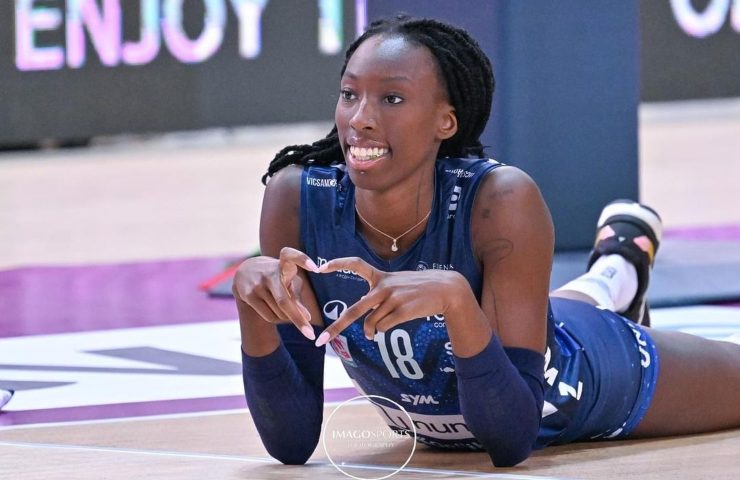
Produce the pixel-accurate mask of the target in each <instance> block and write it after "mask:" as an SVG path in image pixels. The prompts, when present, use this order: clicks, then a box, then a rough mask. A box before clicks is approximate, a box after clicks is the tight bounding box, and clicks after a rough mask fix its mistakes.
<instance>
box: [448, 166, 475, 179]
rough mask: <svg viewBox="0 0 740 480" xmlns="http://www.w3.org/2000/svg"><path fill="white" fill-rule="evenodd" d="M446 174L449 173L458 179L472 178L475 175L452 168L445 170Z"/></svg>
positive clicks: (468, 171)
mask: <svg viewBox="0 0 740 480" xmlns="http://www.w3.org/2000/svg"><path fill="white" fill-rule="evenodd" d="M445 173H449V174H450V175H456V176H457V178H470V177H472V176H473V175H475V174H474V173H473V172H471V171H470V170H463V169H462V168H454V169H453V168H450V169H447V170H445Z"/></svg>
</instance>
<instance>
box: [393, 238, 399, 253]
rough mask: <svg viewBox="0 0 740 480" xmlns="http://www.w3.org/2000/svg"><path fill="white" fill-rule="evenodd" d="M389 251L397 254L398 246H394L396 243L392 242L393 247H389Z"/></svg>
mask: <svg viewBox="0 0 740 480" xmlns="http://www.w3.org/2000/svg"><path fill="white" fill-rule="evenodd" d="M391 251H393V252H397V251H398V245H396V241H395V240H393V245H391Z"/></svg>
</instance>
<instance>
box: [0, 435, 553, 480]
mask: <svg viewBox="0 0 740 480" xmlns="http://www.w3.org/2000/svg"><path fill="white" fill-rule="evenodd" d="M3 446H5V447H21V448H29V449H39V450H76V451H83V452H100V453H125V454H132V455H145V456H157V457H174V458H193V459H202V460H228V461H235V462H242V463H273V464H275V465H281V464H280V462H278V461H277V460H274V459H272V458H266V457H249V456H236V455H218V454H211V453H183V452H169V451H165V450H139V449H134V448H115V447H90V446H84V445H59V444H50V443H27V442H8V441H0V447H3ZM309 464H312V465H316V464H318V465H324V466H331V464H330V463H327V462H310V463H309ZM343 466H346V467H349V468H358V469H359V468H364V469H367V470H381V471H395V470H397V469H398V468H397V467H383V466H376V465H363V464H344V465H343ZM402 472H410V473H423V474H427V475H444V476H447V475H457V476H465V477H472V478H496V479H510V480H562V479H559V478H556V477H541V476H534V475H517V474H514V473H483V472H466V471H462V470H445V469H433V468H404V469H403V470H402Z"/></svg>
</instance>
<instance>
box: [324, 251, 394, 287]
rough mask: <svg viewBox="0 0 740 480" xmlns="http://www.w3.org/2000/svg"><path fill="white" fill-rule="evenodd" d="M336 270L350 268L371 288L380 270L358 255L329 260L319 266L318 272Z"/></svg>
mask: <svg viewBox="0 0 740 480" xmlns="http://www.w3.org/2000/svg"><path fill="white" fill-rule="evenodd" d="M337 270H350V271H352V272H354V273H356V274H357V275H359V276H361V277H362V278H364V279H365V280H367V283H369V284H370V288H372V287H373V286H374V285H375V284H376V283H377V279H378V276H379V273H380V271H379V270H377V269H376V268H374V267H373V266H372V265H370V264H369V263H367V262H366V261H365V260H363V259H361V258H359V257H343V258H335V259H334V260H330V261H328V262H326V263H325V264H323V265H322V266H321V267H319V273H330V272H336V271H337Z"/></svg>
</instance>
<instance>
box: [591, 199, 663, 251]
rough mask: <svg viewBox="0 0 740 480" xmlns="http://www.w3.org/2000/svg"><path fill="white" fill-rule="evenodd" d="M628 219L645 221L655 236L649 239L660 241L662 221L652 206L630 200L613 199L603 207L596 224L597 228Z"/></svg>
mask: <svg viewBox="0 0 740 480" xmlns="http://www.w3.org/2000/svg"><path fill="white" fill-rule="evenodd" d="M630 219H637V220H640V221H642V222H643V223H645V225H646V226H648V227H649V228H650V229H651V230H652V233H653V235H654V236H655V238H654V239H651V240H656V241H657V243H660V241H661V239H662V238H663V221H662V220H661V219H660V216H659V215H658V214H657V212H656V211H655V210H653V209H652V208H650V207H647V206H645V205H641V204H639V203H637V202H633V201H631V200H615V201H614V202H612V203H610V204H609V205H607V206H606V207H604V210H602V211H601V215H600V216H599V221H598V222H597V223H596V225H597V227H598V228H601V227H603V226H604V225H606V224H607V223H611V222H615V221H620V220H622V221H630ZM656 246H657V245H656ZM656 250H657V248H656Z"/></svg>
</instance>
